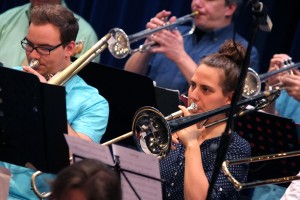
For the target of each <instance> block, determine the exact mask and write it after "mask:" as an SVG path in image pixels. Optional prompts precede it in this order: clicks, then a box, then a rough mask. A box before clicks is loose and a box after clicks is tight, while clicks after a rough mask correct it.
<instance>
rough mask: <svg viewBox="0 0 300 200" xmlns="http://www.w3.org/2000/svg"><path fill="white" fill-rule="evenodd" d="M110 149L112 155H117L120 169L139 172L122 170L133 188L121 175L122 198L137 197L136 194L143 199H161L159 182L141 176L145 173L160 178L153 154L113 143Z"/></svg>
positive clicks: (157, 164)
mask: <svg viewBox="0 0 300 200" xmlns="http://www.w3.org/2000/svg"><path fill="white" fill-rule="evenodd" d="M112 149H113V154H114V156H118V157H119V162H120V168H121V169H124V170H129V171H132V172H136V173H139V174H138V175H136V174H133V173H130V172H124V173H125V176H126V177H127V178H128V181H129V182H130V184H131V185H132V187H133V188H134V189H132V188H131V186H130V184H129V183H128V181H127V180H126V178H125V177H124V176H123V175H121V184H122V192H123V199H125V200H133V199H139V198H138V197H137V195H138V196H139V197H140V199H143V200H144V199H145V200H160V199H162V188H161V182H160V181H157V180H153V179H151V178H148V177H144V176H143V175H146V176H150V177H153V178H156V179H160V171H159V162H158V159H157V158H156V157H155V156H152V155H147V154H145V153H142V152H138V151H135V150H132V149H129V148H125V147H122V146H118V145H114V144H113V145H112ZM134 191H135V192H136V193H137V195H136V194H135V192H134Z"/></svg>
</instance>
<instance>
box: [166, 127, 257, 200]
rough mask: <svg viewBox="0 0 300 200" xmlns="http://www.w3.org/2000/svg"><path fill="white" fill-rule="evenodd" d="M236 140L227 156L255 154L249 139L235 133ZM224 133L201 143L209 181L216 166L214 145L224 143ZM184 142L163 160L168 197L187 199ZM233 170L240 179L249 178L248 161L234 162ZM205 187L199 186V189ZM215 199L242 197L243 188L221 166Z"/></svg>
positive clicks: (213, 195)
mask: <svg viewBox="0 0 300 200" xmlns="http://www.w3.org/2000/svg"><path fill="white" fill-rule="evenodd" d="M231 139H232V140H231V141H232V142H231V144H230V146H229V148H228V151H227V154H226V158H225V159H226V160H233V159H240V158H246V157H250V156H251V148H250V145H249V143H248V142H247V141H246V140H245V139H243V138H242V137H240V136H239V135H238V134H237V133H233V135H232V138H231ZM220 140H221V137H217V138H212V139H209V140H206V141H204V142H203V143H202V144H201V146H200V149H201V154H202V163H203V168H204V171H205V174H206V176H207V179H208V181H209V182H210V181H211V177H212V173H213V170H214V162H215V157H216V150H215V148H214V146H217V145H218V144H219V143H220ZM184 151H185V149H184V146H183V145H182V144H181V143H179V144H178V145H177V147H176V150H174V151H172V152H171V153H170V154H169V155H168V156H167V157H166V158H165V159H162V160H161V161H160V171H161V178H162V179H164V180H165V182H163V197H164V199H172V200H177V199H178V200H182V199H184V189H183V188H184V185H183V183H184V164H185V158H184ZM229 171H230V172H231V174H232V175H233V176H234V177H235V178H236V179H237V180H238V181H240V182H246V181H247V175H248V165H247V164H241V165H231V166H229ZM200 190H201V188H199V191H200ZM211 197H212V199H233V200H234V199H239V192H238V191H237V190H236V189H235V188H234V186H233V185H232V184H231V182H230V181H229V180H228V179H227V178H226V177H225V175H224V173H223V171H222V170H221V171H220V173H219V176H218V179H217V181H216V183H215V185H214V188H213V192H212V196H211Z"/></svg>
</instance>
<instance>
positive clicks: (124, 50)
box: [108, 11, 198, 59]
mask: <svg viewBox="0 0 300 200" xmlns="http://www.w3.org/2000/svg"><path fill="white" fill-rule="evenodd" d="M195 15H198V11H194V12H192V13H191V14H188V15H185V16H183V17H180V18H178V19H176V21H175V22H173V23H166V24H165V25H163V26H160V27H157V28H154V29H147V30H143V31H140V32H138V33H135V34H132V35H126V33H125V32H124V31H123V30H121V29H119V28H114V29H112V30H111V31H112V33H114V35H115V38H116V41H117V42H116V43H113V44H112V45H110V46H109V47H108V48H109V51H110V52H111V53H112V55H113V56H114V57H115V58H119V59H121V58H125V57H126V56H127V55H128V54H132V53H135V52H138V51H139V52H145V51H147V50H149V49H150V48H151V46H153V45H155V43H154V42H149V43H147V44H143V45H140V46H139V48H137V49H131V48H130V44H131V43H133V42H137V41H139V40H141V39H144V38H146V37H147V36H150V35H152V34H154V33H156V32H158V31H161V30H163V29H169V28H172V27H176V26H178V25H181V24H185V23H187V22H191V23H192V25H191V29H190V30H189V31H188V32H187V33H181V34H182V36H183V37H184V36H187V35H190V34H192V33H193V32H194V30H195V28H196V26H195V23H194V21H193V17H194V16H195Z"/></svg>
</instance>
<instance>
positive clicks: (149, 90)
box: [79, 62, 156, 148]
mask: <svg viewBox="0 0 300 200" xmlns="http://www.w3.org/2000/svg"><path fill="white" fill-rule="evenodd" d="M79 76H80V77H82V78H83V79H84V80H85V81H86V82H87V83H88V84H89V85H92V86H93V87H95V88H97V89H98V91H99V93H100V94H101V95H102V96H103V97H105V98H106V100H107V101H108V102H109V109H110V111H109V121H108V126H107V129H106V132H105V134H104V136H103V138H102V140H101V143H103V142H106V141H108V140H111V139H113V138H116V137H118V136H120V135H123V134H125V133H127V132H129V131H131V129H132V127H131V125H132V120H133V116H134V113H135V112H136V111H137V110H138V109H139V108H141V107H143V106H152V107H156V99H155V90H154V86H153V81H152V80H151V79H150V78H148V77H146V76H141V75H139V74H135V73H131V72H128V71H124V70H120V69H117V68H113V67H109V66H106V65H102V64H98V63H93V62H91V63H89V64H88V65H87V66H86V67H85V68H84V69H83V70H82V71H80V73H79ZM118 143H119V144H122V145H124V146H128V147H131V148H136V147H135V143H134V140H133V138H132V137H130V138H127V139H125V140H122V141H120V142H118Z"/></svg>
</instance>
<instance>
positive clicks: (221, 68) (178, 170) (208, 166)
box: [160, 41, 251, 200]
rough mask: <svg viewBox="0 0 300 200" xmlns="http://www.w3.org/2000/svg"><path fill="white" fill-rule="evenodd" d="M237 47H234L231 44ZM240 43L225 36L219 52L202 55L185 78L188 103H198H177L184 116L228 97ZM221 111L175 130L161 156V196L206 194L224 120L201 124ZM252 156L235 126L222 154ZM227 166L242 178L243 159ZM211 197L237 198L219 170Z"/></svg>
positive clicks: (242, 50)
mask: <svg viewBox="0 0 300 200" xmlns="http://www.w3.org/2000/svg"><path fill="white" fill-rule="evenodd" d="M236 47H237V48H236ZM244 56H245V48H244V47H243V46H242V45H241V44H240V43H236V45H234V44H233V42H232V41H226V42H225V43H224V44H223V45H222V47H221V48H220V50H219V52H217V53H214V54H211V55H208V56H206V57H205V58H203V59H202V60H201V63H200V65H199V67H198V68H197V69H196V71H195V73H194V75H193V76H192V78H191V80H190V82H191V85H190V88H189V91H188V100H189V104H191V103H195V104H197V109H196V110H193V111H190V112H189V111H188V110H187V109H186V108H185V107H183V106H180V107H179V108H180V109H181V110H182V111H183V113H184V116H189V115H191V114H198V113H203V112H206V111H210V110H214V109H217V108H220V107H222V106H225V105H229V104H230V103H231V99H232V95H233V93H234V91H235V89H236V85H237V82H238V77H239V75H240V71H241V63H242V61H243V59H244ZM225 117H226V114H225V113H222V114H219V115H216V116H213V117H211V118H209V119H208V120H207V121H206V122H204V124H203V122H199V123H198V124H196V125H193V126H190V127H188V128H185V129H183V130H180V131H178V132H176V133H173V137H172V141H173V143H175V145H174V146H175V150H173V151H171V153H170V154H169V155H168V156H167V157H166V158H165V159H162V160H161V161H160V170H161V177H162V179H165V180H166V181H165V182H163V193H164V199H175V200H176V199H187V200H188V199H198V200H201V199H206V198H207V194H208V188H209V183H210V181H211V178H212V173H213V169H214V163H215V158H216V153H217V148H218V146H219V143H220V140H221V135H222V134H223V132H224V130H225V127H226V122H222V123H219V124H217V125H215V126H211V127H209V128H207V129H206V128H205V127H204V126H205V125H207V124H210V123H212V122H215V121H217V120H220V119H224V118H225ZM250 156H251V148H250V145H249V143H248V142H247V141H246V140H244V139H243V138H241V137H240V136H239V135H238V134H237V133H236V132H233V133H232V135H231V143H230V145H229V147H228V152H227V154H226V158H225V159H226V160H227V159H228V160H232V159H241V158H247V157H250ZM229 168H230V171H231V173H232V174H234V175H233V176H234V177H236V178H237V180H238V181H241V182H246V180H247V175H248V165H247V164H241V165H234V166H230V167H229ZM211 199H231V200H232V199H233V200H234V199H239V192H238V191H237V190H236V189H235V188H234V186H233V184H232V183H231V182H230V181H229V180H228V179H227V178H226V177H225V175H224V173H223V172H221V171H220V173H219V176H218V179H217V181H216V183H215V185H214V186H213V193H212V196H211Z"/></svg>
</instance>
